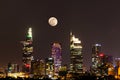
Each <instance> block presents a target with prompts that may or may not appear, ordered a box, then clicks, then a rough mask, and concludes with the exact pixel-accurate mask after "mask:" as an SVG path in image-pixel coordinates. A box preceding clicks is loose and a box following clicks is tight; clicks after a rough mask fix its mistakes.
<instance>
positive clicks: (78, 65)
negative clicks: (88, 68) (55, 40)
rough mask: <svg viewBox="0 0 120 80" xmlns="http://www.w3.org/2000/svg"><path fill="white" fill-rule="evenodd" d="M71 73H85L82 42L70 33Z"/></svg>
mask: <svg viewBox="0 0 120 80" xmlns="http://www.w3.org/2000/svg"><path fill="white" fill-rule="evenodd" d="M70 59H71V63H70V72H72V73H83V55H82V45H81V41H80V40H79V39H78V38H76V37H75V36H74V35H73V34H72V33H70Z"/></svg>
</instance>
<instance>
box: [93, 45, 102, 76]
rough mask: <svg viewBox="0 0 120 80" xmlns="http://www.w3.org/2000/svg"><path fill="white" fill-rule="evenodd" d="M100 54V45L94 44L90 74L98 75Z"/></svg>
mask: <svg viewBox="0 0 120 80" xmlns="http://www.w3.org/2000/svg"><path fill="white" fill-rule="evenodd" d="M100 52H101V45H100V44H95V45H93V46H92V67H91V70H92V73H93V74H96V75H97V74H100V71H99V66H100V65H101V59H100V57H102V56H103V54H100Z"/></svg>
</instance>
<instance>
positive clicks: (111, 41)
mask: <svg viewBox="0 0 120 80" xmlns="http://www.w3.org/2000/svg"><path fill="white" fill-rule="evenodd" d="M0 4H1V5H0V6H1V7H0V10H1V13H0V17H1V18H0V26H1V29H0V37H1V39H0V44H1V45H0V48H1V49H0V52H1V54H0V56H1V57H0V65H7V63H8V62H13V63H18V64H22V44H20V41H23V40H25V38H26V32H27V29H28V27H32V29H33V45H34V56H35V58H40V59H45V58H46V57H50V56H51V45H52V43H53V42H55V41H58V42H60V43H61V44H62V45H61V47H62V54H63V60H65V61H64V62H63V64H65V63H69V61H70V59H69V54H70V52H69V36H70V35H69V33H70V31H72V32H73V34H74V35H75V36H76V37H78V38H79V39H80V40H81V42H82V46H83V59H84V64H85V65H87V66H90V61H91V58H90V57H91V53H92V45H93V44H95V43H99V44H101V48H102V50H101V51H102V52H104V53H105V54H109V55H113V56H114V57H119V56H120V54H119V53H120V50H119V41H120V37H119V36H117V35H119V34H120V32H119V29H120V28H119V26H120V23H119V18H120V16H119V14H120V11H119V8H120V6H119V3H117V1H116V2H115V1H113V2H110V1H109V2H107V1H104V2H102V1H93V2H92V1H86V2H85V1H79V2H75V1H69V3H68V2H67V1H54V0H53V1H15V0H12V1H3V0H1V1H0ZM52 16H54V17H56V18H57V19H58V25H56V27H51V26H50V25H49V24H48V19H49V18H50V17H52Z"/></svg>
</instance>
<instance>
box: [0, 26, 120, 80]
mask: <svg viewBox="0 0 120 80" xmlns="http://www.w3.org/2000/svg"><path fill="white" fill-rule="evenodd" d="M32 38H33V37H32V28H29V29H28V32H27V36H26V40H24V41H21V43H22V45H23V47H22V51H23V53H22V57H21V60H22V69H21V68H20V66H19V65H18V64H14V63H8V66H7V68H6V67H5V68H0V71H1V72H2V73H0V77H4V76H9V77H14V78H17V77H22V78H23V77H25V78H35V79H37V78H41V79H42V78H44V77H45V78H51V79H58V78H61V79H63V80H64V79H65V78H68V80H69V79H70V78H73V77H77V76H83V75H92V76H114V77H115V78H116V79H120V77H119V76H120V58H113V56H111V55H106V54H104V53H103V52H102V50H101V47H102V46H101V44H93V45H92V47H91V57H92V58H91V66H90V70H87V69H86V67H85V66H84V63H83V54H84V53H83V51H82V50H83V47H82V43H81V40H79V38H76V37H75V35H73V33H72V32H70V45H69V46H70V53H69V54H70V57H69V59H70V64H69V65H62V62H63V61H64V60H63V58H62V56H63V55H62V46H61V44H60V43H59V42H53V44H52V45H51V54H50V55H51V56H50V57H46V59H44V60H43V59H34V56H33V39H32ZM114 61H115V64H113V62H114Z"/></svg>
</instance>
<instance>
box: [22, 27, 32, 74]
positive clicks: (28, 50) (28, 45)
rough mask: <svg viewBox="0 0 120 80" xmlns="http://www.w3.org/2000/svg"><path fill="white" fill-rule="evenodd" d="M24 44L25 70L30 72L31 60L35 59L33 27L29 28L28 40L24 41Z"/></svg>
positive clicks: (23, 58) (23, 59) (23, 68)
mask: <svg viewBox="0 0 120 80" xmlns="http://www.w3.org/2000/svg"><path fill="white" fill-rule="evenodd" d="M22 44H23V56H22V61H23V67H22V70H23V72H27V73H29V72H30V69H31V61H32V60H33V56H32V54H33V39H32V28H29V29H28V32H27V36H26V40H25V41H22Z"/></svg>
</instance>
